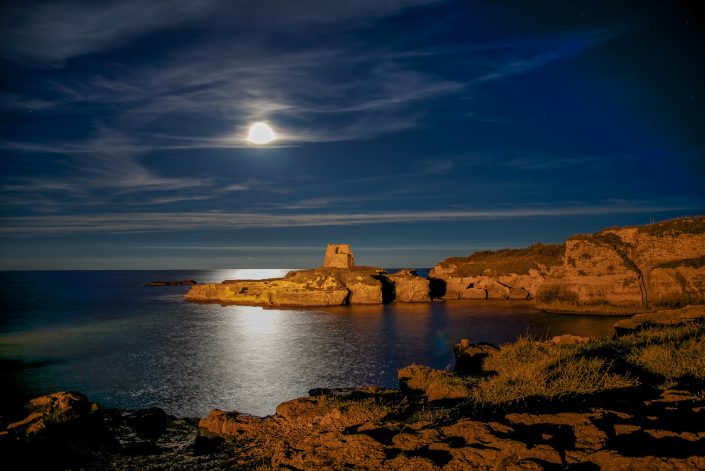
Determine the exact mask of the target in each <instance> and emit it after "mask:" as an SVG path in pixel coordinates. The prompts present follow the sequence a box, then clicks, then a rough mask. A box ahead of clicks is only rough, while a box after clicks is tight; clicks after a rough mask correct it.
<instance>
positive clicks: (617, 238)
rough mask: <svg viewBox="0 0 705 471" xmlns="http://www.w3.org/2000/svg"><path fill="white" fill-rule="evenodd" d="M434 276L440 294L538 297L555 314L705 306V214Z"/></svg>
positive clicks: (474, 259)
mask: <svg viewBox="0 0 705 471" xmlns="http://www.w3.org/2000/svg"><path fill="white" fill-rule="evenodd" d="M429 276H430V278H431V286H432V295H433V296H434V297H439V298H443V299H532V300H534V301H535V303H536V304H537V306H538V307H540V308H542V309H544V310H547V311H555V312H566V313H595V314H631V313H637V312H644V311H649V310H651V309H657V308H664V307H681V306H685V305H688V304H703V303H705V217H689V218H680V219H674V220H670V221H664V222H660V223H656V224H649V225H644V226H634V227H623V228H609V229H604V230H602V231H600V232H597V233H595V234H579V235H575V236H573V237H571V238H569V239H568V240H567V241H566V242H565V244H553V245H551V244H535V245H532V246H531V247H528V248H525V249H504V250H499V251H487V252H476V253H474V254H472V255H470V256H468V257H451V258H448V259H446V260H444V261H442V262H441V263H439V264H437V265H436V266H435V267H434V268H433V270H432V271H431V273H430V275H429Z"/></svg>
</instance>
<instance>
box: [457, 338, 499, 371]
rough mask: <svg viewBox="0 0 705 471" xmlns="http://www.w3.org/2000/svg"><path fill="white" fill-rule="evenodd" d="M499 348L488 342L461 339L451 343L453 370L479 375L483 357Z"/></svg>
mask: <svg viewBox="0 0 705 471" xmlns="http://www.w3.org/2000/svg"><path fill="white" fill-rule="evenodd" d="M498 350H499V349H498V348H497V347H496V346H494V345H492V344H489V343H470V340H468V339H462V340H460V342H458V343H456V344H455V345H453V353H454V354H455V372H456V373H457V374H459V375H463V376H479V375H481V374H483V370H482V364H483V362H484V361H485V358H487V357H489V356H490V355H492V354H494V353H496V352H497V351H498Z"/></svg>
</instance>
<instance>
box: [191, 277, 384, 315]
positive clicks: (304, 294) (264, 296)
mask: <svg viewBox="0 0 705 471" xmlns="http://www.w3.org/2000/svg"><path fill="white" fill-rule="evenodd" d="M372 273H377V271H376V270H374V269H371V270H365V269H360V268H357V269H354V270H353V271H349V270H347V269H340V268H319V269H314V270H307V271H295V272H289V273H287V275H286V276H285V277H284V278H274V279H269V280H232V281H224V282H223V283H208V284H202V285H195V286H193V287H192V288H191V289H190V290H189V292H188V293H186V299H187V300H190V301H215V302H221V303H233V304H246V305H260V306H336V305H341V304H347V303H349V302H380V303H381V302H382V295H381V292H382V288H381V283H380V282H379V281H378V280H375V279H374V278H372V277H371V274H372ZM346 281H347V282H349V283H350V286H348V285H347V284H346Z"/></svg>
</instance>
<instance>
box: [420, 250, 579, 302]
mask: <svg viewBox="0 0 705 471" xmlns="http://www.w3.org/2000/svg"><path fill="white" fill-rule="evenodd" d="M564 250H565V249H564V246H563V245H562V244H551V245H547V244H534V245H532V246H531V247H528V248H525V249H504V250H498V251H495V252H492V251H486V252H476V253H474V254H472V255H470V256H468V257H451V258H447V259H445V260H444V261H442V262H441V263H439V264H437V265H436V266H435V267H433V270H431V273H430V274H429V277H430V278H431V281H432V294H433V295H434V297H442V298H444V299H531V298H535V297H536V295H537V292H538V288H539V286H540V285H541V284H542V283H543V281H544V279H545V278H546V277H547V276H548V273H549V271H550V270H551V269H552V268H554V267H558V266H560V264H561V263H562V260H563V254H564Z"/></svg>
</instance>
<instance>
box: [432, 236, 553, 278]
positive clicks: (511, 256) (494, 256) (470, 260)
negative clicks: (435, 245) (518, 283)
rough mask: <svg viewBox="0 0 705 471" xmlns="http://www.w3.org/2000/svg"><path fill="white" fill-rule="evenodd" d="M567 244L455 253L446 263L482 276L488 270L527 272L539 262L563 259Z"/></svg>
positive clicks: (465, 273)
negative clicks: (465, 255)
mask: <svg viewBox="0 0 705 471" xmlns="http://www.w3.org/2000/svg"><path fill="white" fill-rule="evenodd" d="M564 254H565V244H542V243H537V244H533V245H531V246H530V247H526V248H523V249H502V250H496V251H492V250H486V251H482V252H475V253H473V254H472V255H470V256H469V257H451V258H448V259H446V260H445V261H444V262H443V263H442V265H443V266H448V265H451V264H454V265H458V270H457V271H456V276H478V275H483V274H486V272H489V273H490V274H501V273H518V274H527V273H529V270H530V269H536V268H538V264H541V265H545V266H547V267H551V266H555V265H560V264H562V263H563V255H564Z"/></svg>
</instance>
